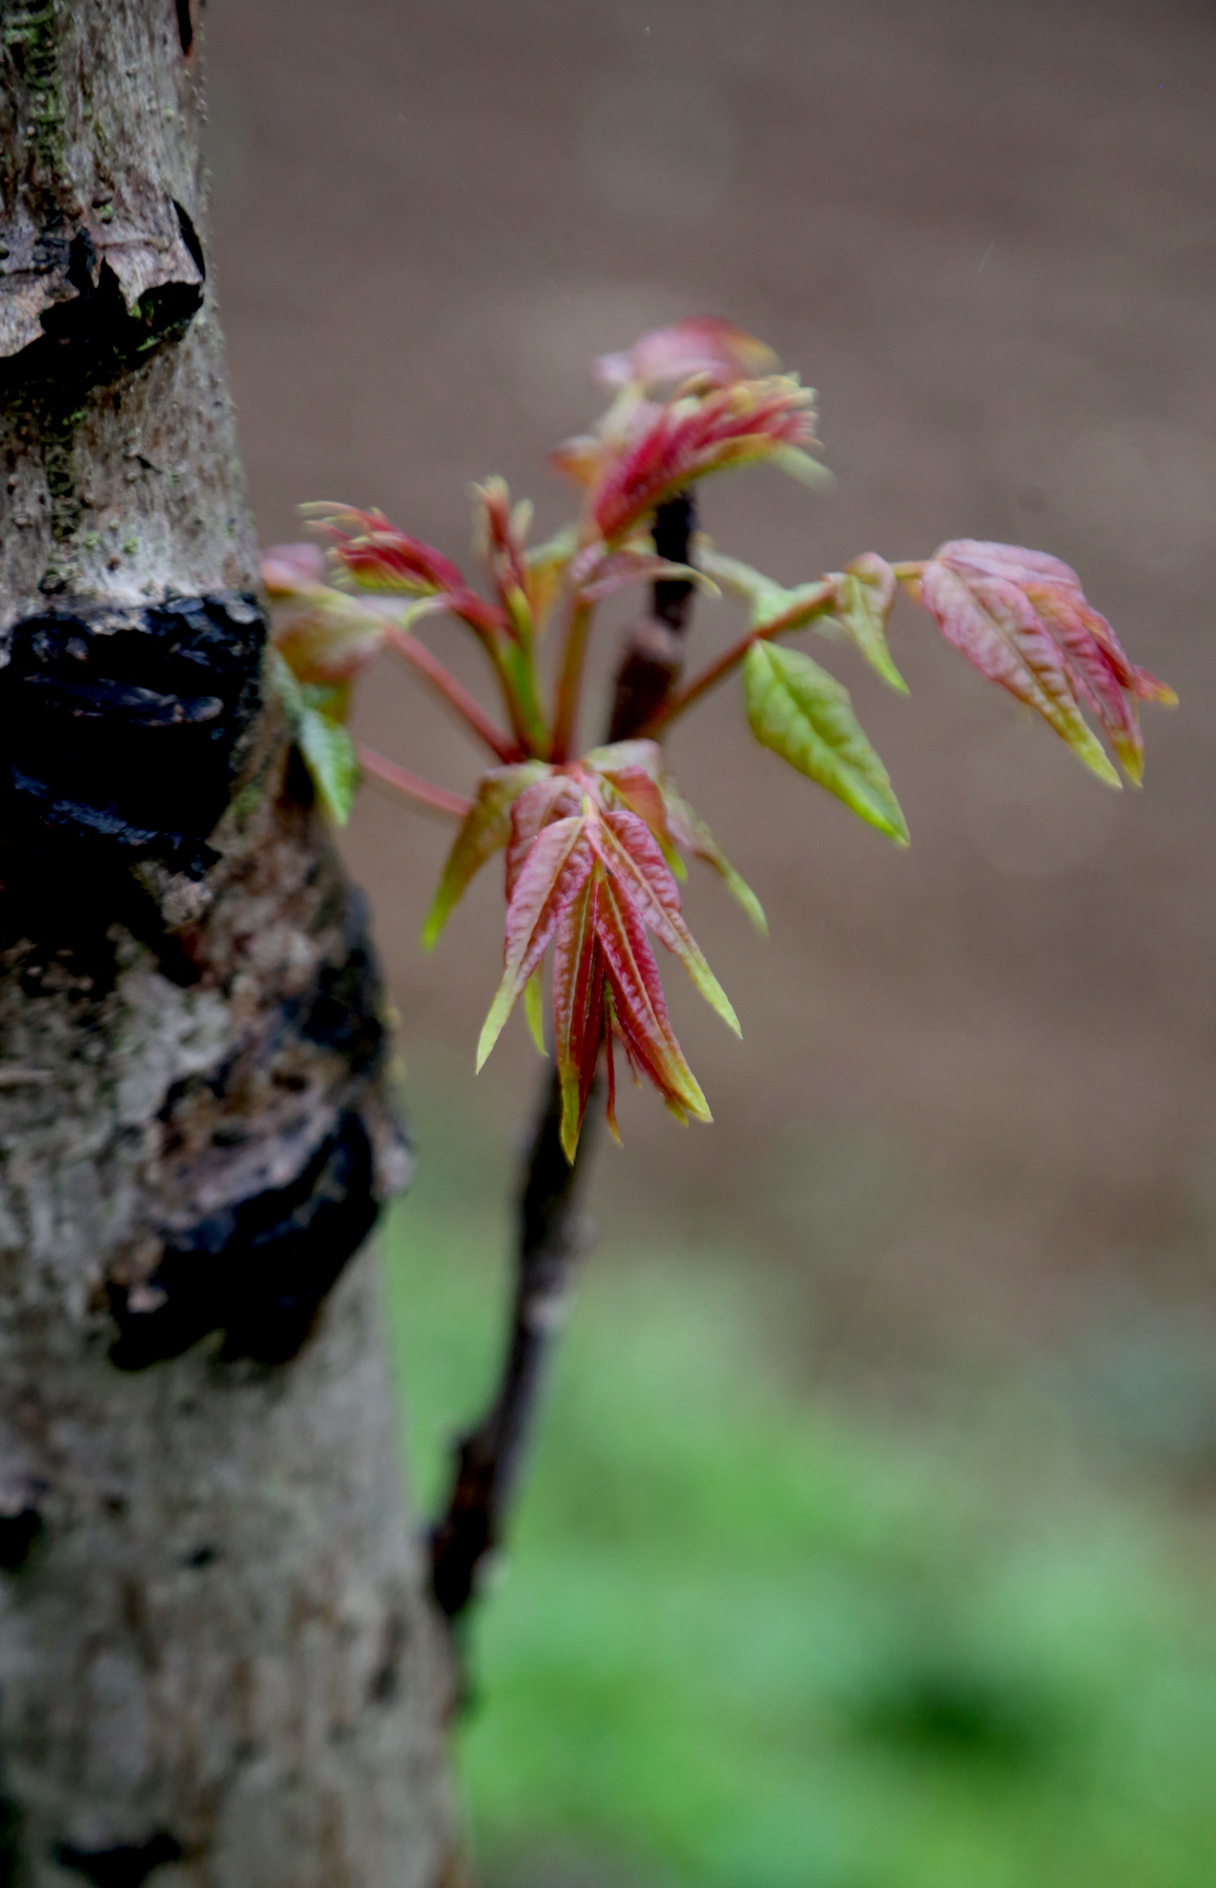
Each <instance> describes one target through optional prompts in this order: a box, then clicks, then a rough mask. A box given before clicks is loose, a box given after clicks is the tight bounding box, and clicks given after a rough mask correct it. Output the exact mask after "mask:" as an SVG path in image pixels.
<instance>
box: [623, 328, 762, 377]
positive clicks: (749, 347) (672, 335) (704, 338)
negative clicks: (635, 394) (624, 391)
mask: <svg viewBox="0 0 1216 1888" xmlns="http://www.w3.org/2000/svg"><path fill="white" fill-rule="evenodd" d="M777 366H778V361H777V356H776V355H775V354H774V353H773V350H772V349H771V348H770V347H766V346H765V345H764V342H763V341H757V339H756V337H755V336H754V335H751V334H745V333H744V332H743V329H742V328H736V327H735V325H734V323H733V322H730V321H722V320H719V319H718V317H716V316H714V315H690V316H689V317H688V318H687V319H686V320H684V321H676V322H673V323H672V324H671V326H670V327H666V328H652V329H651V330H650V332H649V333H648V334H644V335H643V336H642V337H641V339H640V340H638V341H635V342H634V344H633V346H632V347H631V348H629V349H628V350H627V352H625V353H622V354H601V355H600V358H599V359H598V360H597V361H596V363H595V370H594V371H595V377H596V379H597V380H598V381H599V382H600V383H601V385H603V386H608V387H626V386H629V385H631V384H633V385H637V386H643V387H646V388H653V387H659V386H662V385H664V384H671V383H673V382H678V381H683V380H689V379H691V378H692V377H693V376H694V375H701V376H704V377H705V378H706V379H708V380H712V381H714V383H715V384H716V385H718V386H725V385H726V384H727V383H728V382H729V381H732V380H749V379H754V378H756V377H757V376H758V375H761V374H771V373H774V372H775V371H776V369H777Z"/></svg>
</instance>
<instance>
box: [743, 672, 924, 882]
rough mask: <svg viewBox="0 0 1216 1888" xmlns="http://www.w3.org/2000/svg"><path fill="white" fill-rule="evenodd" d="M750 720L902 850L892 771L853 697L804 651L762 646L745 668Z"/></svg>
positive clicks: (765, 740)
mask: <svg viewBox="0 0 1216 1888" xmlns="http://www.w3.org/2000/svg"><path fill="white" fill-rule="evenodd" d="M743 686H744V691H745V694H746V698H747V718H748V720H749V722H750V723H751V729H752V733H753V734H754V735H755V737H756V739H757V740H758V741H759V743H760V745H761V747H768V748H771V749H772V750H773V752H774V753H775V754H779V755H780V756H781V758H782V760H786V761H788V762H789V764H790V766H791V767H796V768H797V770H798V772H799V773H802V774H806V776H807V778H808V779H810V780H816V781H818V783H819V785H820V786H821V787H826V788H827V789H828V792H829V793H834V794H835V795H836V797H837V798H838V799H841V800H843V801H844V803H845V805H846V806H849V807H851V808H852V809H853V811H854V812H855V813H857V814H858V815H859V816H860V817H861V818H862V819H864V820H867V821H868V822H869V824H870V825H871V826H877V828H878V830H879V831H880V832H884V833H887V834H888V835H889V836H890V837H891V838H892V839H894V840H895V841H896V842H897V844H899V845H901V846H906V845H907V844H908V827H907V822H906V821H905V819H904V816H903V813H902V812H901V811H900V806H899V802H898V800H897V799H896V798H895V795H894V793H893V792H892V791H891V782H890V780H889V778H888V776H887V770H886V768H885V767H884V766H883V764H882V762H881V761H880V760H879V758H878V755H877V754H876V753H875V752H874V749H873V748H872V747H871V745H870V743H869V741H868V740H867V739H866V736H865V734H864V733H863V732H862V730H861V727H860V726H859V724H858V721H857V718H856V716H855V715H854V713H853V704H852V702H851V701H850V700H849V692H848V690H847V689H846V688H844V687H843V686H842V685H841V683H839V682H838V681H837V680H836V679H835V677H834V676H831V675H829V674H828V673H827V671H826V670H825V669H821V668H820V667H819V664H818V663H817V662H812V660H811V658H810V657H809V656H807V655H803V654H802V652H801V650H798V649H783V648H781V647H780V646H779V645H777V644H776V643H771V642H755V643H753V644H752V646H751V648H750V649H749V650H748V653H747V660H746V662H745V663H744V665H743Z"/></svg>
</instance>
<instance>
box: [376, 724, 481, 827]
mask: <svg viewBox="0 0 1216 1888" xmlns="http://www.w3.org/2000/svg"><path fill="white" fill-rule="evenodd" d="M357 751H358V755H359V765H360V766H361V767H362V769H363V771H364V773H365V774H370V775H371V776H372V778H373V779H374V780H382V781H383V782H384V784H385V786H388V787H393V788H395V789H396V791H397V792H398V793H403V794H404V795H405V797H406V799H407V800H413V801H414V803H415V804H416V805H417V806H421V807H423V808H425V809H426V810H427V811H428V812H431V813H442V814H443V816H444V818H445V819H463V818H464V817H465V815H466V814H467V813H468V811H469V809H470V808H471V806H472V804H473V802H472V801H471V800H466V799H465V797H464V795H463V794H462V793H450V792H449V791H448V789H447V787H437V786H435V784H434V783H433V781H430V780H423V778H422V777H421V775H420V774H412V773H410V772H409V770H408V769H407V768H405V767H398V765H397V763H396V761H395V760H389V759H388V757H387V756H386V755H384V754H378V753H377V752H376V750H375V748H374V747H367V746H365V745H364V743H363V742H362V741H360V742H359V744H358V750H357Z"/></svg>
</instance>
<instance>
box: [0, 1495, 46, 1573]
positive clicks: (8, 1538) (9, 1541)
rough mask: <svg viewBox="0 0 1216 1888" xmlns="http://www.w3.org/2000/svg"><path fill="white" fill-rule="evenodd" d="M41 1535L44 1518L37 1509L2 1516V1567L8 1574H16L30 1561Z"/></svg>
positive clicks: (0, 1556) (0, 1544)
mask: <svg viewBox="0 0 1216 1888" xmlns="http://www.w3.org/2000/svg"><path fill="white" fill-rule="evenodd" d="M41 1533H42V1516H41V1515H40V1514H39V1512H38V1510H37V1508H28V1507H27V1508H22V1509H21V1510H20V1511H19V1512H18V1513H17V1514H4V1515H0V1567H3V1569H4V1571H5V1572H6V1573H16V1572H17V1571H18V1570H19V1569H20V1568H21V1567H23V1566H24V1565H25V1563H26V1561H27V1560H28V1559H29V1557H30V1554H31V1552H32V1550H33V1547H34V1544H35V1542H36V1541H37V1540H38V1537H39V1535H40V1534H41Z"/></svg>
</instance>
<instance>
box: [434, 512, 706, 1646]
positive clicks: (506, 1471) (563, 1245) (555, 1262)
mask: <svg viewBox="0 0 1216 1888" xmlns="http://www.w3.org/2000/svg"><path fill="white" fill-rule="evenodd" d="M695 527H696V521H695V517H694V513H693V504H692V499H691V497H689V496H688V494H686V493H680V494H679V495H678V496H677V497H675V498H673V499H671V500H669V502H668V503H667V504H665V505H661V506H660V507H659V509H658V511H657V513H656V515H655V525H654V538H655V548H656V550H657V551H658V552H659V555H660V556H662V557H665V558H667V559H668V560H669V561H670V562H672V563H679V564H687V563H689V562H690V561H691V560H690V556H689V551H690V544H691V538H692V533H693V531H694V530H695ZM692 592H693V585H692V584H691V583H689V582H688V581H686V580H683V579H680V580H673V579H669V580H667V581H664V582H662V583H656V584H655V585H654V586H653V600H652V606H651V615H650V617H649V618H648V619H647V620H645V621H644V622H642V623H639V624H638V625H637V627H636V628H635V629H634V631H633V632H632V634H631V636H630V638H629V641H628V643H627V645H626V649H625V653H624V657H623V659H622V662H621V666H620V669H619V670H618V672H617V679H616V694H615V698H614V701H613V706H612V716H611V720H610V724H609V730H608V738H609V740H612V741H623V740H628V739H630V738H631V737H632V736H633V735H635V734H636V733H637V732H638V730H639V728H640V727H641V726H642V724H643V723H644V722H645V721H646V720H647V719H648V718H649V717H650V716H651V715H653V714H654V713H655V711H656V710H657V709H658V708H659V707H660V706H661V704H662V701H663V699H664V697H665V696H666V694H667V692H668V691H669V689H670V688H671V687H672V685H673V683H674V682H675V680H676V678H677V676H678V675H679V672H680V663H681V659H682V654H683V639H684V632H685V630H686V629H687V626H688V618H689V612H690V605H691V598H692ZM593 1099H594V1098H593ZM597 1112H598V1111H597V1110H596V1109H595V1108H594V1106H591V1107H589V1108H588V1110H587V1116H586V1119H585V1121H584V1124H583V1131H582V1135H581V1137H580V1140H579V1144H578V1152H577V1154H576V1155H575V1158H574V1162H573V1164H570V1163H569V1162H568V1161H567V1160H566V1156H565V1154H564V1153H563V1152H562V1145H561V1121H562V1103H561V1087H560V1084H559V1082H558V1079H557V1074H556V1071H555V1072H554V1073H553V1075H552V1076H551V1077H550V1079H549V1082H548V1084H547V1086H546V1091H545V1100H544V1106H543V1109H542V1112H541V1115H540V1119H539V1121H538V1122H537V1126H536V1131H535V1133H534V1134H533V1137H532V1141H531V1145H530V1148H529V1153H528V1163H527V1167H526V1168H525V1171H524V1177H523V1186H522V1189H521V1193H520V1208H519V1211H520V1223H519V1250H518V1256H517V1260H516V1272H515V1286H514V1299H513V1304H512V1310H511V1328H510V1335H509V1338H508V1341H507V1347H506V1354H505V1356H504V1358H503V1364H502V1371H501V1374H500V1377H499V1382H498V1388H497V1391H496V1392H495V1396H494V1400H493V1402H492V1403H491V1404H490V1407H489V1409H488V1410H487V1412H486V1414H485V1415H484V1416H483V1417H482V1419H481V1421H480V1422H479V1423H478V1424H477V1425H476V1427H475V1428H473V1429H471V1430H469V1431H468V1432H467V1433H466V1434H465V1435H464V1436H462V1437H461V1438H460V1440H459V1442H458V1443H457V1445H456V1452H455V1465H454V1470H455V1472H454V1476H453V1481H452V1489H451V1494H450V1495H449V1497H448V1505H447V1508H446V1510H445V1512H444V1514H443V1517H442V1519H441V1520H440V1521H438V1522H437V1523H436V1525H435V1527H434V1529H433V1530H432V1533H431V1582H432V1589H433V1592H434V1595H435V1599H436V1602H437V1604H438V1606H439V1608H440V1611H441V1612H443V1613H444V1614H445V1615H446V1617H447V1618H448V1619H449V1620H451V1621H453V1622H455V1621H457V1620H459V1619H460V1618H461V1616H462V1615H463V1614H464V1613H465V1611H466V1609H467V1608H468V1606H469V1604H470V1602H471V1601H472V1600H473V1599H474V1598H475V1597H476V1594H477V1584H478V1578H479V1574H480V1572H481V1570H482V1569H483V1567H484V1565H485V1562H486V1560H487V1558H488V1557H489V1556H490V1555H491V1554H492V1553H493V1551H494V1549H495V1548H496V1547H497V1546H498V1545H499V1543H500V1542H501V1540H502V1537H503V1532H504V1528H505V1524H506V1519H507V1513H508V1510H509V1506H510V1501H511V1496H512V1493H513V1491H514V1488H515V1486H516V1484H517V1482H518V1480H519V1474H520V1470H521V1467H522V1465H523V1459H524V1455H525V1452H526V1447H527V1442H528V1437H529V1434H530V1430H531V1425H532V1419H533V1415H534V1411H535V1405H536V1400H537V1393H538V1391H539V1389H540V1385H541V1381H542V1378H543V1375H544V1370H545V1366H546V1364H547V1361H548V1356H549V1352H550V1349H551V1338H552V1335H553V1333H554V1330H555V1327H556V1325H557V1324H558V1322H559V1321H560V1316H561V1310H562V1306H563V1304H564V1301H565V1298H566V1296H567V1294H568V1292H569V1288H570V1280H571V1273H572V1270H573V1265H574V1260H575V1258H576V1257H577V1254H578V1250H579V1246H580V1243H581V1242H580V1241H579V1239H578V1238H577V1236H576V1233H577V1216H576V1210H575V1209H576V1203H577V1199H578V1194H579V1190H580V1188H581V1187H582V1185H583V1183H584V1177H585V1175H586V1172H587V1170H588V1168H589V1166H590V1161H591V1149H592V1146H593V1135H592V1133H591V1132H590V1130H591V1129H592V1126H593V1123H594V1121H595V1118H596V1114H597Z"/></svg>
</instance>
